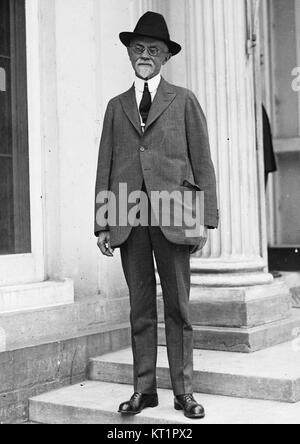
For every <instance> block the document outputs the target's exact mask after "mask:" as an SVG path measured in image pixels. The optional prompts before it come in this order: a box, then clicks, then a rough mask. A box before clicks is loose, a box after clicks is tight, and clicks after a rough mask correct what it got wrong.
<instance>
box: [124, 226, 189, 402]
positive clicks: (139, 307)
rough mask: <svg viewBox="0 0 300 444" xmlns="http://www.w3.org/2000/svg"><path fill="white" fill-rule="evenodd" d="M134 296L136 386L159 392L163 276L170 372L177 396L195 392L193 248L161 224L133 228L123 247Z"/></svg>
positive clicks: (145, 391) (131, 300)
mask: <svg viewBox="0 0 300 444" xmlns="http://www.w3.org/2000/svg"><path fill="white" fill-rule="evenodd" d="M120 250H121V259H122V265H123V270H124V274H125V278H126V281H127V284H128V287H129V294H130V306H131V314H130V322H131V335H132V351H133V359H134V390H135V392H140V393H144V394H153V393H156V390H157V383H156V365H157V345H158V334H157V327H158V316H157V284H156V278H155V266H154V257H155V261H156V264H157V270H158V273H159V277H160V280H161V286H162V291H163V299H164V307H165V325H166V339H167V350H168V359H169V367H170V375H171V381H172V386H173V391H174V394H175V396H178V395H183V394H190V393H193V386H192V379H193V327H192V325H191V323H190V319H189V296H190V280H191V273H190V247H189V246H188V245H176V244H173V243H171V242H170V241H168V240H167V238H166V237H165V236H164V234H163V232H162V231H161V229H160V228H159V227H151V226H149V227H143V226H138V227H134V228H132V231H131V234H130V236H129V238H128V239H127V241H126V242H125V243H124V244H123V245H121V247H120Z"/></svg>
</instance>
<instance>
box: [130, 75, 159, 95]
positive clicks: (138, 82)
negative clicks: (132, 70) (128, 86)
mask: <svg viewBox="0 0 300 444" xmlns="http://www.w3.org/2000/svg"><path fill="white" fill-rule="evenodd" d="M160 81H161V74H157V76H155V77H153V79H150V80H142V79H140V78H139V77H137V76H135V82H134V86H135V89H137V90H138V91H139V92H141V93H143V92H144V89H145V83H146V82H147V83H148V87H149V91H150V93H154V92H155V91H157V89H158V87H159V84H160Z"/></svg>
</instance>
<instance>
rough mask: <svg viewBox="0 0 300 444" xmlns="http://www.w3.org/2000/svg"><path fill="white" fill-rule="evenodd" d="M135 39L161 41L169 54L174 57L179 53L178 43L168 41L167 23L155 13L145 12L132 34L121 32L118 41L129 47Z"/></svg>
mask: <svg viewBox="0 0 300 444" xmlns="http://www.w3.org/2000/svg"><path fill="white" fill-rule="evenodd" d="M135 37H151V38H153V39H157V40H161V41H163V42H164V43H166V44H167V45H168V48H169V51H170V53H171V54H172V55H173V56H175V55H176V54H178V53H179V52H180V51H181V46H180V45H179V44H178V43H175V42H172V41H171V40H170V34H169V30H168V26H167V23H166V21H165V19H164V17H163V16H162V15H161V14H157V13H156V12H151V11H149V12H146V14H144V15H143V16H142V17H141V18H140V20H139V21H138V24H137V25H136V27H135V30H134V31H133V32H121V34H120V40H121V42H122V43H123V45H125V46H127V47H128V46H130V42H131V40H132V39H133V38H135Z"/></svg>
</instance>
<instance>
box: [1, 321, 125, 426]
mask: <svg viewBox="0 0 300 444" xmlns="http://www.w3.org/2000/svg"><path fill="white" fill-rule="evenodd" d="M129 344H130V331H129V328H128V326H126V325H125V326H124V325H118V326H116V325H115V326H112V325H103V326H101V327H100V328H98V331H94V332H89V333H88V332H86V333H83V334H82V336H78V337H74V338H71V339H61V340H59V339H57V341H56V342H49V343H47V344H41V345H36V346H34V347H30V348H22V349H18V350H14V351H10V352H3V353H0V368H1V371H0V423H2V424H3V423H4V424H8V423H19V422H26V421H27V420H28V399H29V398H30V397H32V396H36V395H38V394H41V393H44V392H47V391H49V390H53V389H56V388H59V387H62V386H65V385H70V384H74V383H77V382H79V381H83V380H84V379H86V376H87V363H88V360H89V358H90V357H93V356H98V355H99V354H101V355H102V354H104V353H109V352H111V351H114V350H119V349H120V348H124V347H127V346H128V345H129Z"/></svg>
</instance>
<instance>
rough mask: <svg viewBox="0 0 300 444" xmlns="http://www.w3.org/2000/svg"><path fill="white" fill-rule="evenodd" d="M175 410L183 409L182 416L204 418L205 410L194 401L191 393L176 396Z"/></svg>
mask: <svg viewBox="0 0 300 444" xmlns="http://www.w3.org/2000/svg"><path fill="white" fill-rule="evenodd" d="M174 407H175V410H183V411H184V416H186V417H187V418H190V419H203V418H205V410H204V408H203V407H202V405H200V404H198V402H197V401H195V399H194V397H193V395H181V396H176V398H175V402H174Z"/></svg>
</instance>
